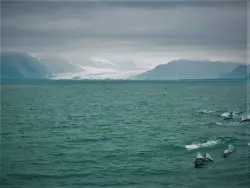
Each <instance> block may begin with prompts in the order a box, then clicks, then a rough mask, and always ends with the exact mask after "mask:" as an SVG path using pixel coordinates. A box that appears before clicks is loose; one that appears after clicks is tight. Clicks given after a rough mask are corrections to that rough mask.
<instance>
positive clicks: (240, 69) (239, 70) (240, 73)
mask: <svg viewBox="0 0 250 188" xmlns="http://www.w3.org/2000/svg"><path fill="white" fill-rule="evenodd" d="M248 68H249V70H250V65H248ZM248 77H250V73H249V75H248ZM221 78H226V79H246V78H247V65H239V66H237V67H236V68H235V69H234V70H232V71H231V72H229V73H226V74H223V75H222V76H221Z"/></svg>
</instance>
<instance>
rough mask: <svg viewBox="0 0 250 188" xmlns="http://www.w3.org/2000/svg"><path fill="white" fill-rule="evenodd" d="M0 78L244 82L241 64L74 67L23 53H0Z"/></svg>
mask: <svg viewBox="0 0 250 188" xmlns="http://www.w3.org/2000/svg"><path fill="white" fill-rule="evenodd" d="M0 60H1V61H0V65H1V66H0V70H1V74H0V76H1V79H136V80H175V79H218V78H223V79H224V78H226V79H244V78H246V77H247V76H246V75H247V74H246V68H247V66H246V65H244V64H239V63H234V62H222V61H207V60H187V59H179V60H174V61H170V62H168V63H166V64H161V65H158V66H156V67H155V68H154V69H152V70H144V69H140V68H138V67H137V65H136V64H135V63H134V62H133V61H119V62H111V61H109V60H107V59H102V58H90V59H89V60H88V61H84V62H83V63H82V64H79V65H74V64H71V63H70V62H68V61H67V60H65V59H63V58H61V57H56V56H53V57H46V58H41V59H38V58H35V57H32V56H30V55H28V54H25V53H19V52H1V53H0Z"/></svg>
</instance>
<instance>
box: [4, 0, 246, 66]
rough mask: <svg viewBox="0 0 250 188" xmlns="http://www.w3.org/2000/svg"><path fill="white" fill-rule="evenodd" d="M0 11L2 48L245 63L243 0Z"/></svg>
mask: <svg viewBox="0 0 250 188" xmlns="http://www.w3.org/2000/svg"><path fill="white" fill-rule="evenodd" d="M1 10H2V25H1V29H2V48H3V49H4V50H5V49H9V50H15V51H25V52H29V53H47V52H54V53H59V54H66V55H69V56H70V53H71V54H75V53H76V52H78V55H81V54H84V55H86V56H88V54H92V55H93V54H94V55H98V54H102V55H103V54H109V56H119V55H120V56H124V58H135V59H137V61H141V62H144V61H145V59H148V58H149V57H150V58H151V61H154V59H156V57H158V58H159V57H161V59H162V61H164V58H166V59H171V58H178V57H181V58H183V57H191V58H198V57H199V58H209V59H210V58H214V57H217V58H218V59H235V60H238V61H244V60H245V55H244V53H245V50H246V34H247V33H246V30H247V28H246V26H247V24H246V2H245V1H219V2H218V1H216V2H215V1H213V0H210V1H187V0H186V1H183V0H182V1H161V2H151V1H147V2H141V1H137V2H130V1H126V2H120V1H114V2H110V1H95V2H86V1H75V2H67V1H65V2H58V1H57V2H49V1H46V2H41V1H38V2H17V1H15V2H3V3H2V9H1ZM180 50H181V52H180ZM138 54H142V55H141V60H140V57H139V55H138ZM173 54H174V55H173ZM178 54H179V55H178ZM212 56H214V57H212ZM159 63H162V62H159Z"/></svg>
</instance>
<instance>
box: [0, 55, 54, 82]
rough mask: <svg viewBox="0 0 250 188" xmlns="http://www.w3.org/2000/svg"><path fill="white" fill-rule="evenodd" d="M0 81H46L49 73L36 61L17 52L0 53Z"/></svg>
mask: <svg viewBox="0 0 250 188" xmlns="http://www.w3.org/2000/svg"><path fill="white" fill-rule="evenodd" d="M0 70H1V75H0V77H1V79H46V78H49V77H50V76H51V73H50V71H49V70H48V69H47V68H46V67H45V66H43V65H42V64H41V63H40V62H39V60H38V59H36V58H34V57H32V56H29V55H27V54H24V53H19V52H1V53H0Z"/></svg>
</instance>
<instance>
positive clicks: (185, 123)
mask: <svg viewBox="0 0 250 188" xmlns="http://www.w3.org/2000/svg"><path fill="white" fill-rule="evenodd" d="M178 123H179V124H181V125H188V123H187V122H178Z"/></svg>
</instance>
